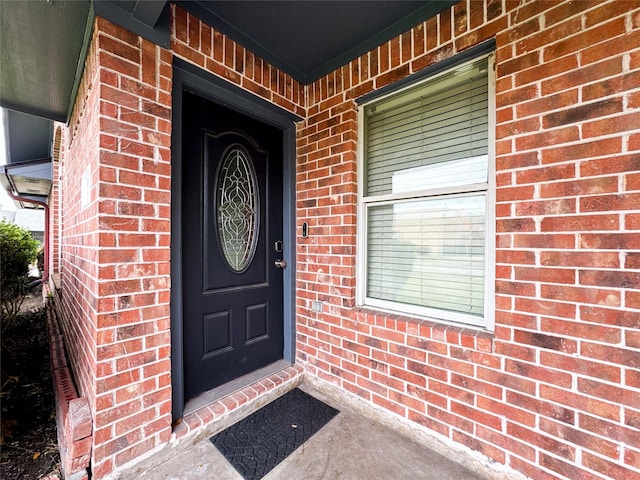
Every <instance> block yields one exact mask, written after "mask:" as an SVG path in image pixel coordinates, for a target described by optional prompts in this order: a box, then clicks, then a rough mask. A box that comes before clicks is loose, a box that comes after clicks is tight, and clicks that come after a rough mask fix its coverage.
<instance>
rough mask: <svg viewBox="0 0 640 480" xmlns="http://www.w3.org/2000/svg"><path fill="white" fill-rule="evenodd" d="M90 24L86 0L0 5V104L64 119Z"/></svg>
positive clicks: (24, 2) (67, 111) (17, 109)
mask: <svg viewBox="0 0 640 480" xmlns="http://www.w3.org/2000/svg"><path fill="white" fill-rule="evenodd" d="M92 23H93V14H92V12H91V4H90V2H89V1H88V0H78V1H56V0H50V1H44V0H38V1H2V2H0V32H1V35H2V42H0V66H1V67H0V105H1V106H2V107H4V108H7V109H11V110H16V111H19V112H23V113H29V114H31V115H36V116H40V117H44V118H48V119H51V120H58V121H63V122H64V121H66V120H67V119H68V115H69V110H70V108H71V104H72V98H73V95H74V94H75V89H76V88H77V84H78V81H79V79H80V76H81V75H82V66H83V64H84V56H85V52H84V48H85V45H86V44H87V43H88V40H89V37H90V35H91V27H92Z"/></svg>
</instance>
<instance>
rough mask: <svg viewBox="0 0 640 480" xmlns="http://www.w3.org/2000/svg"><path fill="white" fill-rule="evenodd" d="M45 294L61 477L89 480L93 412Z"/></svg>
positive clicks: (54, 313) (50, 300)
mask: <svg viewBox="0 0 640 480" xmlns="http://www.w3.org/2000/svg"><path fill="white" fill-rule="evenodd" d="M43 290H44V291H43V295H45V308H46V322H47V337H48V339H49V352H50V358H51V364H50V368H51V377H52V380H53V389H54V394H55V399H56V425H57V430H58V448H59V449H60V463H61V468H62V473H63V476H64V478H65V479H69V480H88V478H89V473H88V470H87V469H88V467H89V462H90V459H91V445H92V444H93V419H92V417H91V409H90V408H89V401H88V400H87V398H86V397H80V396H79V395H78V391H77V390H76V387H75V385H74V382H73V377H72V375H71V371H70V370H69V364H68V362H67V356H66V351H65V348H64V336H63V335H62V331H61V330H60V324H59V323H58V317H57V314H56V311H55V305H54V301H53V299H52V298H51V296H50V295H49V293H50V292H48V291H47V290H48V289H46V288H45V289H43Z"/></svg>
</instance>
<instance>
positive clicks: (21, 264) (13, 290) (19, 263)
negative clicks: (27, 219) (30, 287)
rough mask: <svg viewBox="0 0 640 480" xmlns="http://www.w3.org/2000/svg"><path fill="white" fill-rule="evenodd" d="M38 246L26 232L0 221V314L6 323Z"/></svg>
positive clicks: (21, 295) (17, 306) (20, 295)
mask: <svg viewBox="0 0 640 480" xmlns="http://www.w3.org/2000/svg"><path fill="white" fill-rule="evenodd" d="M37 251H38V242H37V241H36V240H35V239H34V238H33V237H32V236H31V234H30V233H29V231H28V230H25V229H24V228H21V227H19V226H17V225H15V224H13V223H9V222H6V221H5V220H2V221H0V300H1V308H0V313H1V314H2V319H3V320H4V321H6V322H11V321H13V320H15V318H16V316H17V315H18V313H19V312H20V307H21V306H22V302H23V301H24V297H25V287H26V285H27V283H28V281H29V264H30V263H31V262H33V261H34V260H35V259H36V254H37Z"/></svg>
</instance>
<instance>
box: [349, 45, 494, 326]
mask: <svg viewBox="0 0 640 480" xmlns="http://www.w3.org/2000/svg"><path fill="white" fill-rule="evenodd" d="M493 78H494V77H493V57H492V56H491V55H489V56H484V57H482V58H479V59H475V60H473V61H471V62H468V63H465V64H462V65H459V66H457V67H455V68H453V69H451V70H448V71H446V72H443V73H441V74H439V75H437V76H434V77H432V78H429V79H428V80H426V81H424V82H421V83H420V84H418V85H413V86H411V87H408V88H406V89H404V90H401V91H397V92H395V93H392V94H390V95H387V96H385V97H383V98H380V99H377V100H374V101H371V102H370V103H367V104H365V105H363V106H362V107H361V108H360V125H361V126H362V132H361V133H362V135H361V136H360V138H361V139H362V141H361V145H360V147H361V152H360V153H361V155H360V158H361V169H360V171H361V172H362V174H361V175H360V189H359V191H360V192H361V193H360V212H359V213H360V215H359V222H360V223H359V229H358V232H359V233H358V235H359V237H358V241H359V249H358V251H359V257H358V261H359V266H358V286H359V288H358V303H359V304H360V305H367V306H372V307H377V308H382V309H386V310H391V311H396V312H400V313H405V314H412V315H420V316H426V317H429V318H436V319H441V320H445V321H451V322H459V323H465V324H470V325H477V326H484V327H486V328H489V329H492V328H493V318H492V316H493V315H492V314H490V312H492V310H493V295H494V287H493V282H494V273H493V272H494V237H495V233H494V229H495V227H494V223H495V219H494V213H493V212H494V203H495V201H494V188H495V187H494V179H493V177H494V167H493V163H494V154H493V145H494V143H495V141H494V136H493V130H494V125H495V121H494V120H493V114H494V94H493V92H494V87H493V83H494V81H493Z"/></svg>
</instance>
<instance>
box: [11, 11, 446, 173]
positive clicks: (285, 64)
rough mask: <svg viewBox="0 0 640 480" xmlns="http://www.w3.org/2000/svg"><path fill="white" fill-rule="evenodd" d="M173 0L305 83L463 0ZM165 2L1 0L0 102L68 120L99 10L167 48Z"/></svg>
mask: <svg viewBox="0 0 640 480" xmlns="http://www.w3.org/2000/svg"><path fill="white" fill-rule="evenodd" d="M173 1H174V3H176V4H178V5H180V6H181V7H183V8H185V9H186V10H188V11H190V12H192V13H193V14H195V15H197V16H198V17H200V18H202V19H203V20H204V21H206V22H208V23H209V24H211V26H213V27H214V28H216V29H218V30H219V31H221V32H223V33H224V34H226V35H228V36H229V37H231V38H233V39H234V40H235V41H237V42H238V43H239V44H241V45H243V46H244V47H246V48H247V49H249V50H251V51H253V52H254V53H256V54H257V55H259V56H261V57H262V58H264V59H265V60H266V61H267V62H269V63H271V64H273V65H275V66H276V67H278V68H279V69H281V70H282V71H284V72H286V73H288V74H290V75H291V76H292V77H293V78H295V79H296V80H298V81H300V82H301V83H303V84H309V83H311V82H313V81H314V80H316V79H318V78H320V77H322V76H323V75H325V74H327V73H329V72H331V71H333V70H335V69H336V68H338V67H340V66H342V65H344V64H346V63H348V62H349V61H351V60H353V59H354V58H357V57H359V56H360V55H362V54H364V53H365V52H367V51H369V50H371V49H372V48H374V47H375V46H377V45H379V44H381V43H383V42H385V41H387V40H389V39H391V38H393V37H395V36H397V35H399V34H401V33H402V32H404V31H406V30H408V29H410V28H411V27H413V26H415V25H417V24H418V23H420V22H422V21H424V20H426V19H428V18H430V17H432V16H434V15H436V14H437V13H439V12H440V11H442V10H443V9H445V8H448V7H450V6H451V5H453V4H455V3H456V2H457V0H419V1H416V0H396V1H384V0H358V1H352V0H346V1H317V0H286V1H285V0H272V1H256V0H249V1H237V0H234V1H228V0H225V1H218V0H216V1H207V0H194V1H185V0H173ZM169 3H171V2H170V1H168V0H32V1H13V0H7V1H0V66H1V67H0V107H2V108H5V109H9V110H13V111H15V112H21V113H26V114H29V115H30V116H33V119H34V122H35V123H34V128H36V126H38V127H39V121H40V120H41V119H42V118H44V119H47V120H55V121H62V122H66V121H68V119H69V116H70V114H71V110H72V108H73V101H74V98H75V94H76V90H77V88H78V84H79V81H80V78H81V76H82V68H83V65H84V60H85V56H86V50H87V45H88V42H89V41H90V38H91V32H92V27H93V20H94V18H95V16H96V15H98V16H102V17H105V18H107V19H108V20H110V21H112V22H114V23H117V24H119V25H121V26H123V27H124V28H127V29H128V30H131V31H133V32H135V33H137V34H138V35H140V36H142V37H144V38H146V39H148V40H150V41H152V42H154V43H156V44H158V45H161V46H163V47H165V48H166V47H168V46H169V28H170V27H169V14H170V13H169V5H168V4H169ZM38 117H40V118H38ZM25 118H28V117H25ZM15 123H16V122H14V125H15ZM36 124H38V125H36ZM10 130H14V131H10ZM32 132H33V129H32V128H29V127H28V126H26V127H25V126H24V125H23V124H22V123H20V130H19V131H18V130H16V127H14V126H12V125H11V124H8V125H7V124H5V134H6V136H7V137H11V138H12V142H18V143H20V144H25V145H28V144H32V143H33V142H34V141H37V140H36V139H34V138H33V135H32ZM42 148H44V149H46V148H47V147H44V146H43V147H42ZM42 148H41V149H42ZM7 158H8V161H9V162H10V163H15V162H22V161H25V160H33V159H34V157H29V156H28V155H27V158H25V156H24V155H22V154H21V155H18V156H16V154H15V151H9V149H8V148H7Z"/></svg>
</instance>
